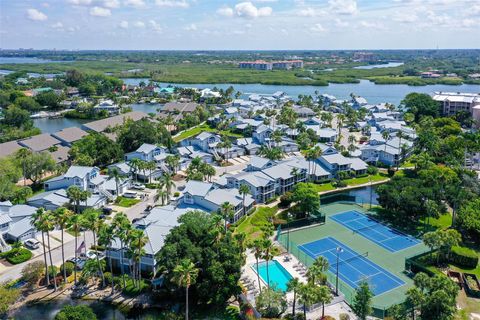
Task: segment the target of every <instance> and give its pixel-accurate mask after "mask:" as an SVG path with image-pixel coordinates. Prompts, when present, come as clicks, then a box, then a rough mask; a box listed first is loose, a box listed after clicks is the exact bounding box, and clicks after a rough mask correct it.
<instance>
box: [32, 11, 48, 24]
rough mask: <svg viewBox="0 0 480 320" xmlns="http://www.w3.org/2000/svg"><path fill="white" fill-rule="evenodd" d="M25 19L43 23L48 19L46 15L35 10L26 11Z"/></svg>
mask: <svg viewBox="0 0 480 320" xmlns="http://www.w3.org/2000/svg"><path fill="white" fill-rule="evenodd" d="M27 17H28V19H30V20H33V21H45V20H47V19H48V17H47V15H46V14H45V13H43V12H41V11H38V10H37V9H28V10H27Z"/></svg>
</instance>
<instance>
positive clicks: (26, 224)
mask: <svg viewBox="0 0 480 320" xmlns="http://www.w3.org/2000/svg"><path fill="white" fill-rule="evenodd" d="M34 228H35V227H34V226H33V225H32V222H31V220H30V218H24V219H22V220H20V221H18V222H15V223H14V224H12V225H11V226H10V229H9V230H8V231H7V234H8V235H10V236H11V237H13V238H18V237H20V236H21V235H23V234H25V233H26V232H28V231H30V230H31V229H34Z"/></svg>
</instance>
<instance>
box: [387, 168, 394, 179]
mask: <svg viewBox="0 0 480 320" xmlns="http://www.w3.org/2000/svg"><path fill="white" fill-rule="evenodd" d="M387 172H388V176H389V177H393V176H394V175H395V169H394V168H393V167H389V168H388V171H387Z"/></svg>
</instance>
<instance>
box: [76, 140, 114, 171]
mask: <svg viewBox="0 0 480 320" xmlns="http://www.w3.org/2000/svg"><path fill="white" fill-rule="evenodd" d="M69 154H70V156H71V157H72V159H73V161H74V162H77V161H78V160H79V159H83V158H85V157H89V158H90V159H92V160H93V163H92V165H95V166H104V165H109V164H112V163H115V162H118V161H120V160H122V158H123V151H122V148H121V147H120V145H119V144H118V143H116V142H113V141H112V140H110V139H109V138H107V136H105V135H103V134H101V133H90V134H88V135H87V136H85V137H83V138H82V139H80V140H78V141H76V142H74V143H73V145H72V148H71V149H70V151H69Z"/></svg>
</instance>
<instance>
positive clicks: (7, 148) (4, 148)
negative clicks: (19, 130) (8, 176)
mask: <svg viewBox="0 0 480 320" xmlns="http://www.w3.org/2000/svg"><path fill="white" fill-rule="evenodd" d="M21 148H22V146H21V145H19V144H18V142H17V141H9V142H5V143H0V158H3V157H8V156H9V155H12V154H14V153H15V152H16V151H17V150H19V149H21Z"/></svg>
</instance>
